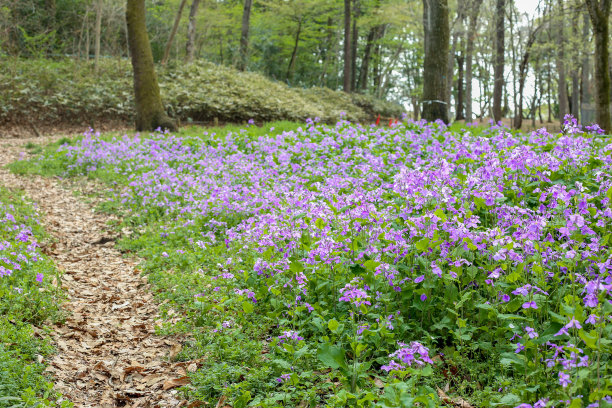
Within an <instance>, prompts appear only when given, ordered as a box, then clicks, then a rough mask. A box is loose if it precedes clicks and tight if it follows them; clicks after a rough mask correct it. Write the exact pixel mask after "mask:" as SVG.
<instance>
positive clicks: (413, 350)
mask: <svg viewBox="0 0 612 408" xmlns="http://www.w3.org/2000/svg"><path fill="white" fill-rule="evenodd" d="M399 345H400V346H401V348H400V349H398V350H397V351H395V352H394V353H392V354H389V357H394V358H397V359H399V360H400V361H401V363H402V364H404V365H402V364H399V363H396V362H395V361H394V360H391V361H389V365H387V366H382V367H381V370H384V371H391V370H404V369H405V368H406V366H408V367H410V366H412V364H416V365H417V366H423V365H425V363H429V364H433V361H432V360H431V358H429V349H427V347H425V346H423V345H422V344H421V343H419V342H417V341H413V342H412V343H410V345H407V344H404V343H401V342H400V343H399ZM419 359H420V360H419Z"/></svg>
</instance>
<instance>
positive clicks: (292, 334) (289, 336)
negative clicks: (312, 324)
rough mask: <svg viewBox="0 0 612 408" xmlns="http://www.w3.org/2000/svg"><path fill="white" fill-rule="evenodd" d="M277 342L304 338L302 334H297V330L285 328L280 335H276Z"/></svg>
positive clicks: (281, 342)
mask: <svg viewBox="0 0 612 408" xmlns="http://www.w3.org/2000/svg"><path fill="white" fill-rule="evenodd" d="M278 340H279V341H278V344H283V343H284V342H285V341H289V340H292V341H300V340H304V338H303V337H302V336H300V335H299V333H298V332H296V331H293V330H286V331H284V332H283V334H281V335H280V336H278Z"/></svg>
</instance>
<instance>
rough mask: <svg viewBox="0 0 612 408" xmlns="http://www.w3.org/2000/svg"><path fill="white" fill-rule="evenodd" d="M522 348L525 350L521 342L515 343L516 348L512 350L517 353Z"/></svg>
mask: <svg viewBox="0 0 612 408" xmlns="http://www.w3.org/2000/svg"><path fill="white" fill-rule="evenodd" d="M523 350H525V346H523V345H522V344H521V343H516V350H514V352H515V353H517V354H518V353H520V352H521V351H523Z"/></svg>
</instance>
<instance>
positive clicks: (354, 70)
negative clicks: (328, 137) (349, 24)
mask: <svg viewBox="0 0 612 408" xmlns="http://www.w3.org/2000/svg"><path fill="white" fill-rule="evenodd" d="M359 12H360V10H359V0H353V32H352V34H351V92H355V87H356V86H357V40H358V39H359V30H358V28H357V17H359Z"/></svg>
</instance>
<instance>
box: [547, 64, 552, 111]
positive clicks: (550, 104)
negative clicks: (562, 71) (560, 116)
mask: <svg viewBox="0 0 612 408" xmlns="http://www.w3.org/2000/svg"><path fill="white" fill-rule="evenodd" d="M551 69H552V68H551V67H550V65H549V66H548V76H547V82H546V84H547V85H548V86H547V89H546V90H547V91H548V92H546V99H547V102H548V119H547V120H546V122H548V123H552V103H551V101H550V97H551V96H552V78H551V75H550V71H551Z"/></svg>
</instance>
